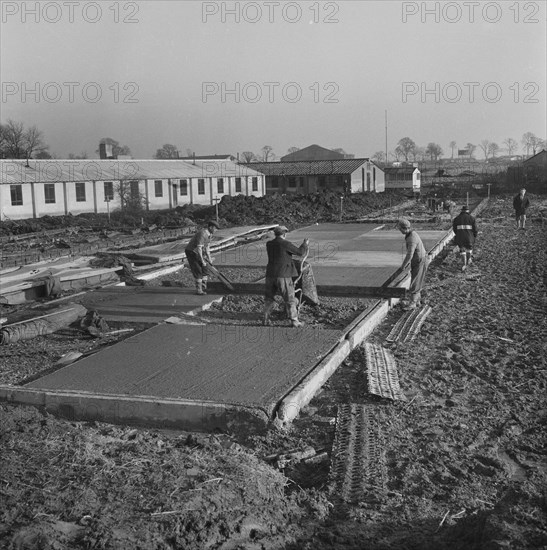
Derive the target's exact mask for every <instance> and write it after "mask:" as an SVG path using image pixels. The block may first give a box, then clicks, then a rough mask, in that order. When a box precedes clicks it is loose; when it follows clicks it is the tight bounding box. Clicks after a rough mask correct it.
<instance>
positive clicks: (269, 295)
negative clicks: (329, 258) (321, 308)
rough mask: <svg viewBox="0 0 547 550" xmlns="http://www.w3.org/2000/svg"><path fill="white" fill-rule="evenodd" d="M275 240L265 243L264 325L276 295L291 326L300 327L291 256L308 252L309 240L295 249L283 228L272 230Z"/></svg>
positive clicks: (268, 322) (268, 318)
mask: <svg viewBox="0 0 547 550" xmlns="http://www.w3.org/2000/svg"><path fill="white" fill-rule="evenodd" d="M273 231H274V235H275V238H274V239H273V240H271V241H268V242H267V243H266V251H267V253H268V265H267V266H266V288H265V300H264V324H265V325H269V324H271V323H270V313H271V311H272V309H273V305H274V300H275V296H276V294H281V296H282V298H283V301H284V302H285V309H286V310H287V313H288V316H289V319H290V321H291V326H293V327H300V326H302V323H301V322H300V321H299V320H298V309H297V301H296V296H295V294H294V282H293V277H297V276H298V272H297V270H296V267H295V265H294V262H293V259H292V257H293V256H304V255H305V254H306V253H307V252H308V248H309V239H304V241H303V242H302V244H301V245H300V246H299V247H297V246H296V245H294V244H293V243H291V242H290V241H288V240H287V239H286V234H287V232H288V231H289V230H288V229H287V228H286V227H285V226H283V225H279V226H277V227H276V228H274V230H273Z"/></svg>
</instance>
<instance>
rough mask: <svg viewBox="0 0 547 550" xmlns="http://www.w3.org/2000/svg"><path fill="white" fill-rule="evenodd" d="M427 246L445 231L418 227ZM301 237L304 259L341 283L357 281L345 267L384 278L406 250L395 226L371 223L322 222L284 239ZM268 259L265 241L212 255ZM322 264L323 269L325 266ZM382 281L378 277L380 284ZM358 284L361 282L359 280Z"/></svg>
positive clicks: (236, 262)
mask: <svg viewBox="0 0 547 550" xmlns="http://www.w3.org/2000/svg"><path fill="white" fill-rule="evenodd" d="M418 233H419V235H420V237H421V238H422V240H423V242H424V246H425V247H426V249H427V250H429V249H431V248H433V247H434V246H435V244H437V242H439V240H441V239H442V237H443V236H444V235H445V233H446V232H445V231H419V230H418ZM304 238H309V239H310V252H309V255H308V258H307V261H308V262H309V263H310V265H311V266H312V269H313V271H314V274H319V273H323V274H324V276H325V277H327V276H334V277H335V280H344V279H345V280H346V281H347V282H346V283H344V284H351V285H353V284H357V281H359V280H360V279H359V277H358V275H357V272H355V273H353V274H352V275H351V276H350V277H348V276H345V275H344V273H341V272H343V271H345V270H346V269H347V268H366V269H367V270H368V269H373V270H376V269H377V271H375V276H374V277H373V279H374V280H375V281H376V280H378V277H379V276H380V274H381V273H384V272H385V273H386V277H385V279H384V281H385V280H387V279H388V278H389V276H390V275H391V274H392V273H393V272H394V271H395V270H396V269H397V268H398V267H399V266H400V265H401V263H402V260H403V258H404V256H405V254H406V246H405V239H404V237H403V235H402V234H401V232H400V231H398V230H395V229H393V230H380V231H376V230H375V226H374V225H363V224H344V225H339V224H323V225H313V226H309V227H305V228H302V229H298V230H296V231H291V232H290V233H289V234H288V235H287V239H288V240H290V241H291V242H292V243H294V244H296V245H297V246H299V245H300V244H301V243H302V241H303V240H304ZM267 261H268V257H267V253H266V241H261V242H256V243H250V244H247V245H243V246H240V247H238V248H235V249H232V250H226V251H222V252H220V253H218V254H217V255H215V263H216V264H217V265H218V266H223V265H224V266H228V265H230V266H239V267H243V266H249V267H250V266H253V267H263V266H264V267H265V266H266V264H267ZM325 268H326V269H325ZM384 281H379V282H378V284H382V283H383V282H384ZM318 283H319V284H335V283H334V282H332V281H330V282H329V281H326V280H324V279H323V275H321V282H319V281H318ZM361 284H362V283H361Z"/></svg>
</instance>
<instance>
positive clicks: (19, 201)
mask: <svg viewBox="0 0 547 550" xmlns="http://www.w3.org/2000/svg"><path fill="white" fill-rule="evenodd" d="M10 192H11V205H12V206H23V186H22V185H10Z"/></svg>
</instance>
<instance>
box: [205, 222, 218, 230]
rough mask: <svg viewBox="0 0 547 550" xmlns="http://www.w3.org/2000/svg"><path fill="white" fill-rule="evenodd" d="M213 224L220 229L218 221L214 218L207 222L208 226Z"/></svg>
mask: <svg viewBox="0 0 547 550" xmlns="http://www.w3.org/2000/svg"><path fill="white" fill-rule="evenodd" d="M211 225H213V226H215V227H216V228H217V229H220V225H218V223H217V222H216V221H214V220H209V221H208V222H207V227H210V226H211Z"/></svg>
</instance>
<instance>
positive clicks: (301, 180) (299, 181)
mask: <svg viewBox="0 0 547 550" xmlns="http://www.w3.org/2000/svg"><path fill="white" fill-rule="evenodd" d="M298 185H299V187H300V188H301V189H304V178H298Z"/></svg>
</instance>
